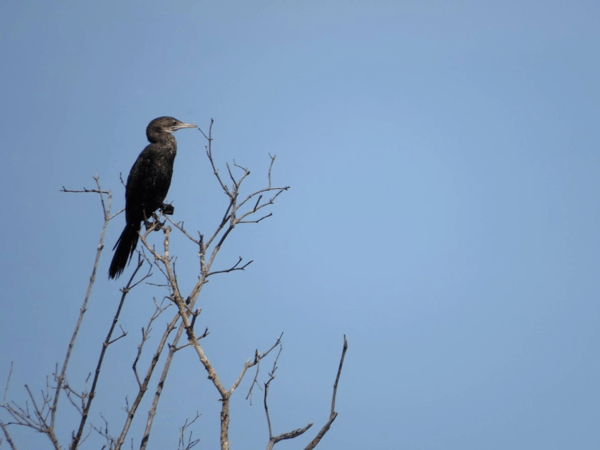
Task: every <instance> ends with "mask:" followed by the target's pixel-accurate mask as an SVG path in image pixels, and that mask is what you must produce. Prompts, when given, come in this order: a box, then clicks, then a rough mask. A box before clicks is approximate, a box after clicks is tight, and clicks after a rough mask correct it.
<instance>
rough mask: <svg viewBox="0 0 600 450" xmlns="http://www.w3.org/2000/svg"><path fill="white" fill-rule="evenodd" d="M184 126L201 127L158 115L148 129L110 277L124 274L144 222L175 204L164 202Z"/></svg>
mask: <svg viewBox="0 0 600 450" xmlns="http://www.w3.org/2000/svg"><path fill="white" fill-rule="evenodd" d="M182 128H198V127H197V125H194V124H192V123H184V122H181V121H180V120H177V119H175V118H174V117H168V116H163V117H158V118H156V119H154V120H153V121H151V122H150V123H149V124H148V127H147V128H146V137H147V138H148V141H149V142H150V144H149V145H147V146H146V148H144V150H143V151H142V153H140V155H139V156H138V158H137V159H136V161H135V163H134V164H133V167H132V168H131V171H130V172H129V177H127V184H126V186H125V222H126V224H125V228H124V229H123V232H122V233H121V236H120V237H119V239H118V240H117V243H116V244H115V246H114V248H113V250H115V254H114V256H113V259H112V262H111V264H110V268H109V270H108V277H109V279H110V278H112V279H116V278H119V276H120V275H121V274H122V273H123V271H124V270H125V267H126V266H127V264H128V262H129V260H130V259H131V256H132V255H133V252H134V251H135V248H136V246H137V243H138V238H139V231H140V229H141V227H142V222H146V221H147V220H148V219H149V218H151V217H152V214H153V213H154V212H155V211H156V210H157V209H159V208H163V210H165V211H166V210H167V207H170V208H169V209H170V210H171V211H170V212H171V213H172V209H173V208H172V206H170V205H165V204H164V203H163V202H164V200H165V198H166V196H167V192H169V187H170V186H171V178H172V177H173V164H174V162H175V156H176V155H177V141H176V140H175V136H173V133H174V132H175V131H177V130H181V129H182Z"/></svg>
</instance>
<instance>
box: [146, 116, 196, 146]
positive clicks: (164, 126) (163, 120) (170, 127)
mask: <svg viewBox="0 0 600 450" xmlns="http://www.w3.org/2000/svg"><path fill="white" fill-rule="evenodd" d="M182 128H198V126H197V125H194V124H193V123H185V122H182V121H181V120H177V119H176V118H175V117H167V116H165V117H158V118H156V119H154V120H153V121H152V122H150V124H149V125H148V128H147V129H146V135H147V136H148V140H149V141H150V142H153V139H151V137H154V136H157V135H160V134H162V133H173V132H175V131H177V130H181V129H182Z"/></svg>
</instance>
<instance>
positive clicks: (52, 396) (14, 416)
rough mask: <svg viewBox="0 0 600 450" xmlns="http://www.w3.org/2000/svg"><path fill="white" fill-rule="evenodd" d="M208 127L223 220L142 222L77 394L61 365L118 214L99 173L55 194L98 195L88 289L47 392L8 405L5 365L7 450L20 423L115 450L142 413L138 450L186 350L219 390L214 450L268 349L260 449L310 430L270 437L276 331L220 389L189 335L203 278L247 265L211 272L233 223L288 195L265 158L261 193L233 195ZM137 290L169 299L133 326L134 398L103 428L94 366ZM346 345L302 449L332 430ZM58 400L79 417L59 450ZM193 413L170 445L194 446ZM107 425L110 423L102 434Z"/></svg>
mask: <svg viewBox="0 0 600 450" xmlns="http://www.w3.org/2000/svg"><path fill="white" fill-rule="evenodd" d="M213 124H214V121H212V120H211V123H210V126H209V129H208V133H204V132H202V130H200V131H201V132H202V134H203V136H204V138H205V139H206V141H207V144H206V146H205V149H206V155H207V158H208V161H209V163H210V166H211V168H212V171H213V174H214V177H215V179H216V181H217V182H218V184H219V186H220V188H221V189H222V191H223V193H224V194H225V196H226V199H227V201H226V203H225V208H224V213H223V215H222V218H221V219H220V220H219V222H218V224H217V226H216V228H215V230H214V231H213V232H212V233H211V234H207V235H205V234H203V233H197V235H194V234H192V233H190V232H189V231H188V230H187V229H186V228H185V227H184V225H183V222H175V221H173V220H171V218H169V217H168V216H163V215H160V216H159V215H155V217H154V221H153V222H152V223H151V224H149V226H147V229H146V231H145V232H143V233H140V238H141V241H142V243H143V247H142V248H141V249H140V250H139V252H138V261H137V266H136V267H135V269H134V271H133V273H132V275H131V277H130V278H129V280H128V281H127V283H126V285H125V287H124V288H123V289H121V297H120V302H119V304H118V306H117V308H116V310H115V313H114V316H113V319H112V321H111V322H110V324H109V325H108V330H107V334H106V337H105V339H104V342H103V344H102V346H101V348H100V351H99V355H98V360H97V363H96V367H95V370H94V371H93V373H92V374H91V375H90V382H91V383H90V385H89V386H90V387H89V389H87V388H86V389H84V390H81V389H80V390H77V389H75V388H73V387H72V385H71V384H70V383H69V381H68V369H69V363H70V360H71V354H72V351H73V348H74V346H75V343H76V341H77V337H78V335H79V331H80V329H81V326H82V323H83V318H84V316H85V314H86V311H87V309H88V303H89V302H90V300H91V297H92V296H91V294H92V289H93V287H94V284H95V281H96V272H97V270H98V264H99V261H100V255H101V253H102V251H103V249H104V238H105V234H106V230H107V227H108V225H109V223H110V221H111V220H112V219H113V218H114V217H116V216H117V215H118V214H119V213H120V212H119V213H117V214H112V213H111V206H112V194H111V192H110V191H106V190H104V189H103V188H102V186H101V184H100V178H99V177H98V176H96V177H94V180H95V183H96V187H95V188H94V189H85V188H84V189H83V190H69V189H66V188H64V187H63V189H62V191H63V192H70V193H91V194H95V195H97V196H98V197H99V198H100V203H101V206H102V211H103V215H104V222H103V226H102V230H101V234H100V241H99V244H98V249H97V252H96V257H95V261H94V265H93V269H92V274H91V277H90V282H89V286H88V289H87V292H86V295H85V296H84V299H83V302H82V305H81V308H80V314H79V317H78V320H77V323H76V325H75V329H74V331H73V334H72V336H71V340H70V342H69V345H68V347H67V352H66V355H65V358H64V360H63V362H62V364H61V366H60V369H59V367H58V365H57V368H56V370H55V372H54V373H53V374H52V377H51V380H52V381H47V383H46V387H45V389H42V391H41V394H40V395H36V394H34V393H33V390H32V389H31V388H30V386H29V385H25V389H26V392H27V395H28V398H29V400H28V401H27V402H25V404H19V403H17V402H15V401H8V400H7V398H6V397H7V391H8V387H9V383H10V378H11V375H12V366H11V371H10V373H9V374H8V381H7V384H6V388H5V392H4V398H3V401H2V403H1V404H0V407H1V408H2V409H3V410H4V411H5V413H7V415H8V417H9V420H6V421H5V420H2V421H0V427H1V428H2V432H3V435H4V439H5V440H6V442H7V443H8V445H10V447H11V448H16V444H15V442H14V440H13V438H12V436H11V434H10V431H9V428H10V427H12V426H24V427H27V428H29V429H31V430H33V431H36V432H39V433H42V434H44V435H46V436H47V437H48V439H49V442H50V444H51V446H52V447H54V448H55V449H62V448H63V447H69V448H70V449H72V450H75V449H77V448H81V447H82V446H83V444H84V443H85V441H86V439H87V438H88V437H89V436H90V433H93V432H95V433H97V434H98V435H99V436H101V437H102V438H103V439H104V440H105V444H104V447H103V448H107V449H121V448H123V446H124V444H125V440H126V438H128V436H129V432H130V428H131V425H132V422H133V420H134V418H135V417H139V416H140V415H144V414H145V415H146V427H145V429H144V431H143V433H142V435H141V436H139V448H140V449H145V448H147V446H148V443H149V440H150V437H151V434H152V430H153V426H154V418H155V416H156V412H157V408H158V405H159V402H160V400H161V396H162V394H163V388H164V386H165V383H166V381H167V377H168V375H169V372H170V369H171V367H172V362H173V359H174V357H175V355H176V354H177V353H178V352H179V351H180V350H182V349H183V348H186V347H192V348H193V350H194V352H195V354H196V356H197V358H198V360H199V362H200V366H199V370H203V371H205V372H206V373H207V374H208V379H209V380H210V383H211V384H212V385H213V386H214V389H216V391H217V392H218V395H219V401H220V408H221V412H220V442H221V449H222V450H226V449H229V448H230V441H229V427H230V407H231V398H232V396H233V394H234V392H235V391H236V390H237V389H238V388H239V386H240V383H241V382H242V380H243V379H244V377H245V376H246V374H247V373H248V370H249V369H253V370H254V371H255V374H254V379H253V381H252V383H251V386H250V389H249V392H248V395H247V396H246V398H247V399H250V400H251V397H252V391H253V388H254V387H255V386H259V384H260V382H259V374H260V363H261V361H262V360H263V359H265V358H266V357H268V356H269V355H271V354H274V350H276V349H277V354H276V356H275V357H274V358H273V366H272V369H271V371H270V372H269V374H268V379H267V381H266V382H264V383H263V393H264V394H263V405H264V412H265V415H266V419H267V427H268V430H267V432H268V435H269V442H268V445H267V448H268V449H272V448H273V447H274V446H275V444H277V443H278V442H280V441H282V440H285V439H293V438H296V437H298V436H300V435H302V434H303V433H305V432H306V431H307V430H309V429H310V428H311V427H312V425H313V424H312V423H308V425H306V426H304V427H302V428H298V429H295V430H292V431H289V432H287V433H283V434H280V435H277V436H274V435H273V432H272V427H271V420H272V419H271V413H270V411H269V406H268V396H269V387H270V385H271V383H272V382H273V381H274V379H275V372H276V370H277V363H278V360H279V355H280V354H281V351H282V349H283V347H282V338H283V333H282V334H281V335H280V336H279V337H278V338H277V339H275V341H274V343H273V344H272V345H271V347H269V348H268V349H266V350H265V351H263V352H260V351H258V350H256V351H255V353H254V356H253V357H252V358H250V359H248V360H247V361H246V362H245V363H244V364H243V366H241V367H240V372H239V375H238V376H237V377H236V378H235V381H234V382H233V384H231V385H230V386H226V385H225V384H224V383H223V382H222V379H221V378H220V377H219V375H218V374H217V371H216V369H215V367H214V366H213V364H212V363H211V361H210V360H209V358H208V356H207V355H206V352H205V351H204V348H203V346H202V340H203V339H204V338H206V337H207V336H208V335H209V331H208V329H206V330H204V331H202V332H201V333H197V331H196V329H195V324H196V320H197V318H198V317H199V315H200V314H201V309H200V308H199V307H198V306H197V305H198V299H199V297H200V294H201V292H202V289H203V287H204V286H205V284H206V283H207V282H208V280H209V279H210V278H211V277H213V276H214V275H217V274H223V273H230V272H235V271H242V270H245V269H246V268H247V267H248V266H249V265H250V264H251V263H252V261H247V262H245V261H244V260H243V259H242V258H241V257H240V258H239V259H238V261H236V262H235V263H234V264H233V265H231V266H230V267H228V268H225V269H215V268H213V266H214V263H215V258H216V256H217V254H218V253H219V251H220V250H221V249H222V248H223V245H224V243H225V242H226V240H227V238H228V237H229V236H230V235H231V233H232V232H233V231H234V229H235V228H236V227H237V226H239V225H243V224H256V223H259V222H261V221H262V220H264V219H266V218H268V217H270V216H271V213H268V212H267V208H269V207H271V206H272V205H273V204H274V202H275V201H276V200H277V198H278V197H279V196H280V195H281V194H282V193H283V192H284V191H287V190H288V189H289V187H288V186H285V187H279V186H275V185H273V183H272V170H273V165H274V163H275V156H271V157H270V158H271V162H270V165H269V169H268V183H267V184H266V186H264V187H263V188H261V189H258V190H256V191H254V192H252V193H249V194H244V193H243V191H242V186H243V183H244V181H245V180H246V179H247V177H248V176H249V175H250V171H249V170H248V169H247V168H245V167H242V166H240V165H238V164H237V163H235V162H234V163H233V166H231V165H229V164H226V174H227V178H228V181H226V180H225V179H224V178H223V177H222V175H221V173H220V172H219V170H218V169H217V165H216V164H215V160H214V158H213V149H212V144H213V138H212V128H213ZM161 220H164V222H161ZM174 229H175V230H176V232H178V233H181V234H182V235H183V236H185V237H186V238H187V240H188V241H189V243H190V245H193V246H194V247H196V248H197V249H198V256H199V263H200V264H199V266H200V271H199V274H198V278H197V282H196V283H195V285H194V286H193V287H192V288H191V289H190V290H189V291H188V292H187V293H186V294H184V293H183V292H182V289H181V287H180V283H179V279H178V276H177V272H176V266H175V258H174V257H173V256H172V255H171V252H170V238H171V233H172V232H173V230H174ZM154 231H162V232H163V234H164V237H163V239H162V248H161V249H160V250H159V249H157V248H155V247H154V246H153V245H151V244H150V243H149V241H148V238H149V235H150V233H152V232H154ZM144 267H146V269H144ZM152 269H156V270H158V271H159V272H160V275H159V277H161V278H162V280H161V281H159V282H158V283H157V282H155V281H154V278H152V277H153V273H152ZM141 284H152V285H155V286H157V287H160V288H166V289H167V292H168V294H167V295H166V296H165V297H164V299H163V300H162V301H158V300H156V299H155V300H154V305H155V308H154V311H153V313H152V315H151V316H150V318H149V319H148V320H147V322H146V324H145V325H144V326H143V327H142V335H141V340H140V342H139V344H138V346H137V353H136V357H135V359H134V361H133V364H132V370H133V375H134V377H135V380H136V382H137V390H136V392H133V393H132V396H131V397H132V398H133V400H132V401H129V400H127V401H126V408H125V409H126V412H127V414H126V417H125V419H124V420H123V421H122V423H121V424H118V423H117V420H115V419H111V421H110V423H109V420H108V419H106V418H104V416H101V418H102V422H103V423H102V424H98V423H91V421H90V414H91V411H92V407H93V406H94V399H95V398H96V397H97V395H98V394H99V392H98V381H99V379H100V377H101V375H102V374H103V373H104V371H103V370H104V369H103V368H104V361H105V356H106V354H107V352H108V351H109V349H110V347H111V346H112V345H113V344H114V343H115V342H117V341H119V340H121V339H122V338H124V337H125V336H126V335H127V332H125V331H123V329H122V328H121V327H120V317H121V316H120V315H121V311H122V310H123V306H124V304H125V302H126V301H127V299H128V298H129V297H130V294H131V292H132V291H134V290H135V289H136V288H137V287H138V286H140V285H141ZM166 314H171V317H170V318H166V327H165V329H164V331H163V332H162V335H161V336H160V338H159V339H157V340H156V342H157V343H156V346H155V347H154V348H153V349H152V357H151V359H150V362H149V363H148V364H146V365H144V364H142V362H141V361H142V358H141V356H142V353H143V352H144V351H146V350H147V349H146V346H147V345H148V343H149V337H150V334H151V332H152V331H153V330H154V329H155V328H156V327H155V325H156V324H157V323H158V321H159V319H160V320H164V319H163V318H165V317H166V316H165V315H166ZM347 348H348V343H347V341H346V337H345V336H344V346H343V350H342V355H341V359H340V362H339V367H338V371H337V376H336V378H335V384H334V389H333V394H332V399H331V412H330V416H329V420H328V421H327V423H326V424H325V425H324V426H323V427H322V428H321V430H320V431H319V432H318V433H317V435H316V436H315V437H314V439H313V440H312V441H311V442H310V443H309V445H308V446H307V447H306V448H307V449H312V448H315V447H316V446H317V445H318V443H319V442H320V440H321V438H322V437H323V436H324V435H325V434H326V433H327V432H328V431H329V428H330V427H331V424H332V423H333V421H334V420H335V418H336V417H337V412H336V411H335V402H336V397H337V390H338V383H339V380H340V376H341V372H342V367H343V364H344V358H345V355H346V350H347ZM161 356H162V357H163V358H164V359H165V362H164V364H163V366H162V370H160V369H159V367H158V364H157V363H158V361H159V358H161ZM153 375H156V376H158V382H157V383H155V384H154V388H152V385H151V380H152V377H153ZM155 378H156V377H155ZM86 381H88V380H86ZM259 387H260V386H259ZM148 391H151V392H152V393H153V395H152V401H151V403H150V406H149V407H148V409H147V411H142V410H141V404H142V399H143V398H144V397H145V395H146V394H147V393H148ZM63 394H64V395H63ZM64 397H66V398H67V399H68V400H69V403H70V404H71V406H72V407H73V408H75V410H76V411H77V412H78V417H79V420H78V423H77V424H74V425H71V426H72V430H73V431H72V433H71V439H70V442H69V443H68V444H66V445H65V444H63V443H61V442H60V441H59V438H58V436H57V432H56V429H57V420H58V419H57V414H58V412H59V411H60V410H61V407H62V405H63V404H64V402H61V401H60V400H61V398H64ZM128 398H129V397H128ZM199 417H200V415H199V414H196V417H194V418H193V419H191V420H186V422H185V423H184V424H183V425H182V426H181V428H180V434H179V442H178V448H179V449H191V448H193V447H194V446H196V445H197V444H198V442H199V440H198V439H195V438H194V437H193V434H192V430H191V427H192V425H193V424H194V423H195V422H196V421H197V420H198V419H199ZM109 424H110V427H111V428H110V429H109ZM114 429H118V430H119V431H118V432H116V433H113V431H111V430H114ZM129 438H130V439H131V436H129ZM1 443H2V441H0V444H1ZM132 445H133V444H132Z"/></svg>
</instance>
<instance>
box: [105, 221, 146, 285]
mask: <svg viewBox="0 0 600 450" xmlns="http://www.w3.org/2000/svg"><path fill="white" fill-rule="evenodd" d="M139 231H140V224H134V223H128V224H127V225H125V229H124V230H123V232H122V233H121V237H119V240H118V241H117V243H116V244H115V247H114V248H113V250H114V249H116V251H115V255H114V256H113V259H112V262H111V263H110V269H109V270H108V278H119V275H121V273H123V271H124V270H125V267H126V266H127V262H128V261H129V258H131V255H133V252H134V251H135V247H136V246H137V242H138V238H139V237H140V236H139V234H138V232H139Z"/></svg>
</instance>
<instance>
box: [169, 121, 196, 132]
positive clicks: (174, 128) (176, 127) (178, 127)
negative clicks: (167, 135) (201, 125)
mask: <svg viewBox="0 0 600 450" xmlns="http://www.w3.org/2000/svg"><path fill="white" fill-rule="evenodd" d="M182 128H198V125H194V124H193V123H183V122H180V123H178V124H177V125H173V126H172V127H171V130H170V131H171V132H173V131H177V130H181V129H182Z"/></svg>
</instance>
